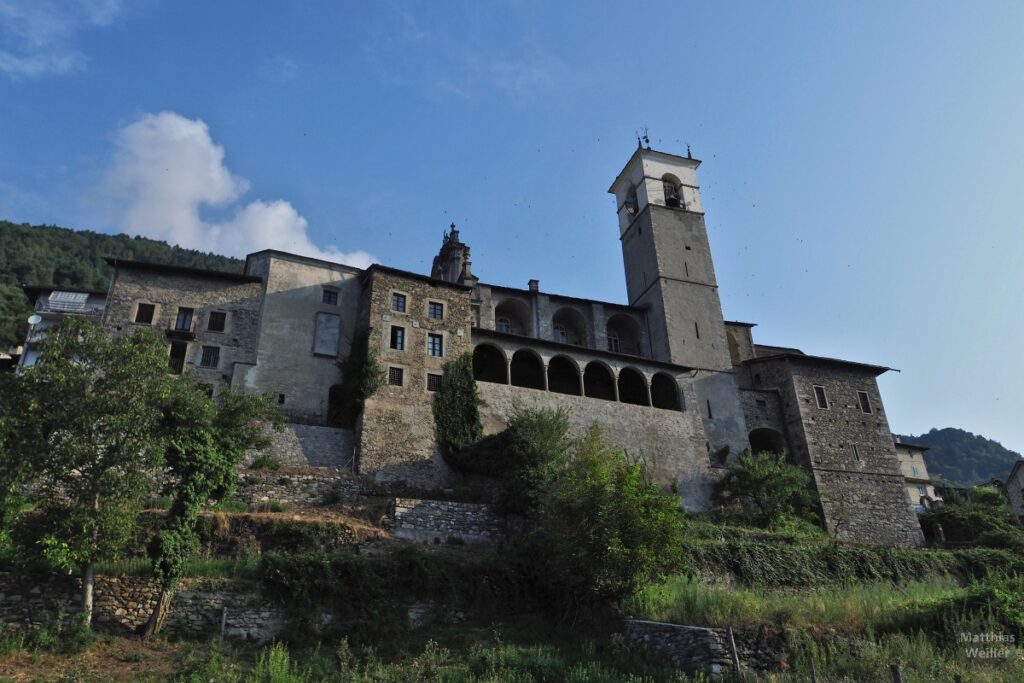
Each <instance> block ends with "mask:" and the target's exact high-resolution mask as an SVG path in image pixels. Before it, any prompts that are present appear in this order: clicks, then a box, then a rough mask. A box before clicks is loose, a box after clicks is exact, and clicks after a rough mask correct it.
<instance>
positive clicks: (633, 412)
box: [477, 382, 713, 510]
mask: <svg viewBox="0 0 1024 683" xmlns="http://www.w3.org/2000/svg"><path fill="white" fill-rule="evenodd" d="M477 387H478V389H479V391H480V398H481V399H483V402H484V406H483V408H482V410H481V418H482V420H483V424H484V431H485V432H486V433H488V434H491V433H495V432H498V431H501V430H502V429H504V428H505V426H506V419H507V417H508V415H509V414H510V413H511V411H512V408H513V406H514V405H522V406H525V407H532V408H564V409H565V410H566V412H567V413H568V416H569V421H570V423H571V425H572V428H573V431H574V433H575V434H581V433H582V432H584V431H585V430H587V429H589V428H590V426H591V425H592V424H593V423H594V422H597V423H599V424H600V425H601V430H602V434H603V436H604V438H605V439H606V440H607V441H609V442H610V443H613V444H615V445H616V446H619V447H621V448H623V449H625V451H626V454H627V456H628V457H630V458H639V459H642V460H643V461H644V463H645V464H646V466H647V468H648V472H649V473H650V475H651V477H652V478H653V479H654V480H655V481H657V482H659V483H660V484H661V485H662V486H664V487H666V488H671V487H674V488H675V490H676V491H677V492H678V493H679V495H680V497H681V498H682V501H683V505H684V506H685V507H686V508H688V509H692V510H705V509H707V508H708V506H709V495H710V486H711V483H712V480H713V476H712V474H711V472H710V467H709V463H708V456H707V449H706V446H705V439H704V431H703V427H702V424H701V419H700V416H699V415H698V414H697V411H696V410H693V409H687V410H685V411H673V410H660V409H657V408H651V407H648V406H637V405H630V404H626V403H616V402H613V401H603V400H601V399H596V398H586V397H584V396H570V395H567V394H557V393H551V392H547V391H540V390H536V389H527V388H524V387H515V386H510V385H504V384H495V383H492V382H478V383H477ZM682 390H683V391H684V393H685V395H686V399H687V401H686V404H687V405H688V406H692V405H693V403H694V398H693V394H692V389H690V388H689V387H687V386H683V387H682Z"/></svg>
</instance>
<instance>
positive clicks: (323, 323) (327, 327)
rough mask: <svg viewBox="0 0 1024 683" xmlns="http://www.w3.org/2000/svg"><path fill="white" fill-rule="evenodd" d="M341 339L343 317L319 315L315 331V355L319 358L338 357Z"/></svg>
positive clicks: (330, 314)
mask: <svg viewBox="0 0 1024 683" xmlns="http://www.w3.org/2000/svg"><path fill="white" fill-rule="evenodd" d="M340 338H341V316H338V315H335V314H333V313H317V314H316V328H315V330H314V331H313V353H315V354H317V355H318V356H337V355H338V340H339V339H340Z"/></svg>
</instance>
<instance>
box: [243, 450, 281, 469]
mask: <svg viewBox="0 0 1024 683" xmlns="http://www.w3.org/2000/svg"><path fill="white" fill-rule="evenodd" d="M281 465H282V463H281V460H280V458H277V457H275V456H274V455H271V454H270V453H267V452H266V451H262V452H260V453H258V454H257V455H256V457H255V458H253V459H252V462H251V463H249V469H251V470H279V469H281Z"/></svg>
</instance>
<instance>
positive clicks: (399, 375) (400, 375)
mask: <svg viewBox="0 0 1024 683" xmlns="http://www.w3.org/2000/svg"><path fill="white" fill-rule="evenodd" d="M404 378H405V371H404V370H403V369H402V368H388V384H390V385H391V386H393V387H400V386H402V380H403V379H404Z"/></svg>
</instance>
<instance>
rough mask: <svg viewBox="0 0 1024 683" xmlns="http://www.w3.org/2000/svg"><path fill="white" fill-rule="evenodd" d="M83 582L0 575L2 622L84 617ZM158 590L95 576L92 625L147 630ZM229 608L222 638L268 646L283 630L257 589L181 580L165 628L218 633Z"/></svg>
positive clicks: (16, 624) (20, 624)
mask: <svg viewBox="0 0 1024 683" xmlns="http://www.w3.org/2000/svg"><path fill="white" fill-rule="evenodd" d="M81 585H82V583H81V580H80V579H78V578H76V577H71V576H58V575H54V574H36V575H14V574H8V573H0V619H2V620H3V623H4V625H5V627H6V628H7V629H17V628H24V627H38V626H47V625H51V624H52V623H53V621H54V620H55V619H56V618H57V617H58V615H61V616H63V617H64V618H71V617H74V616H75V615H76V614H78V613H79V612H80V604H81V596H82V593H81ZM158 594H159V588H158V586H157V584H156V582H155V581H154V580H153V579H150V578H146V577H134V576H123V577H113V576H97V577H96V592H95V603H94V614H93V619H94V622H95V625H96V626H97V627H98V628H100V629H103V630H107V631H113V632H115V633H132V632H137V631H138V630H139V629H140V628H143V627H144V626H145V624H146V622H147V621H148V619H149V615H150V611H151V610H152V609H153V606H154V605H155V604H156V600H157V596H158ZM225 607H226V608H227V615H226V623H225V629H224V634H225V635H226V636H229V637H236V638H245V639H248V640H253V641H256V642H265V641H268V640H270V639H272V638H273V637H275V636H276V635H277V634H278V633H280V632H281V630H282V629H283V627H284V624H285V619H284V613H283V612H282V611H281V610H279V609H277V608H274V607H269V606H268V605H267V604H266V602H265V600H264V599H263V597H262V596H261V595H260V593H259V591H258V587H257V586H255V585H253V584H247V583H244V582H239V581H229V580H224V579H190V578H186V579H182V581H181V586H180V589H179V590H178V591H177V593H175V595H174V598H173V600H172V601H171V607H170V612H169V614H168V618H167V628H168V630H169V631H171V632H177V633H180V634H182V635H188V636H193V637H195V636H205V635H209V634H211V633H218V632H219V631H220V624H221V617H222V610H223V609H224V608H225Z"/></svg>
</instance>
